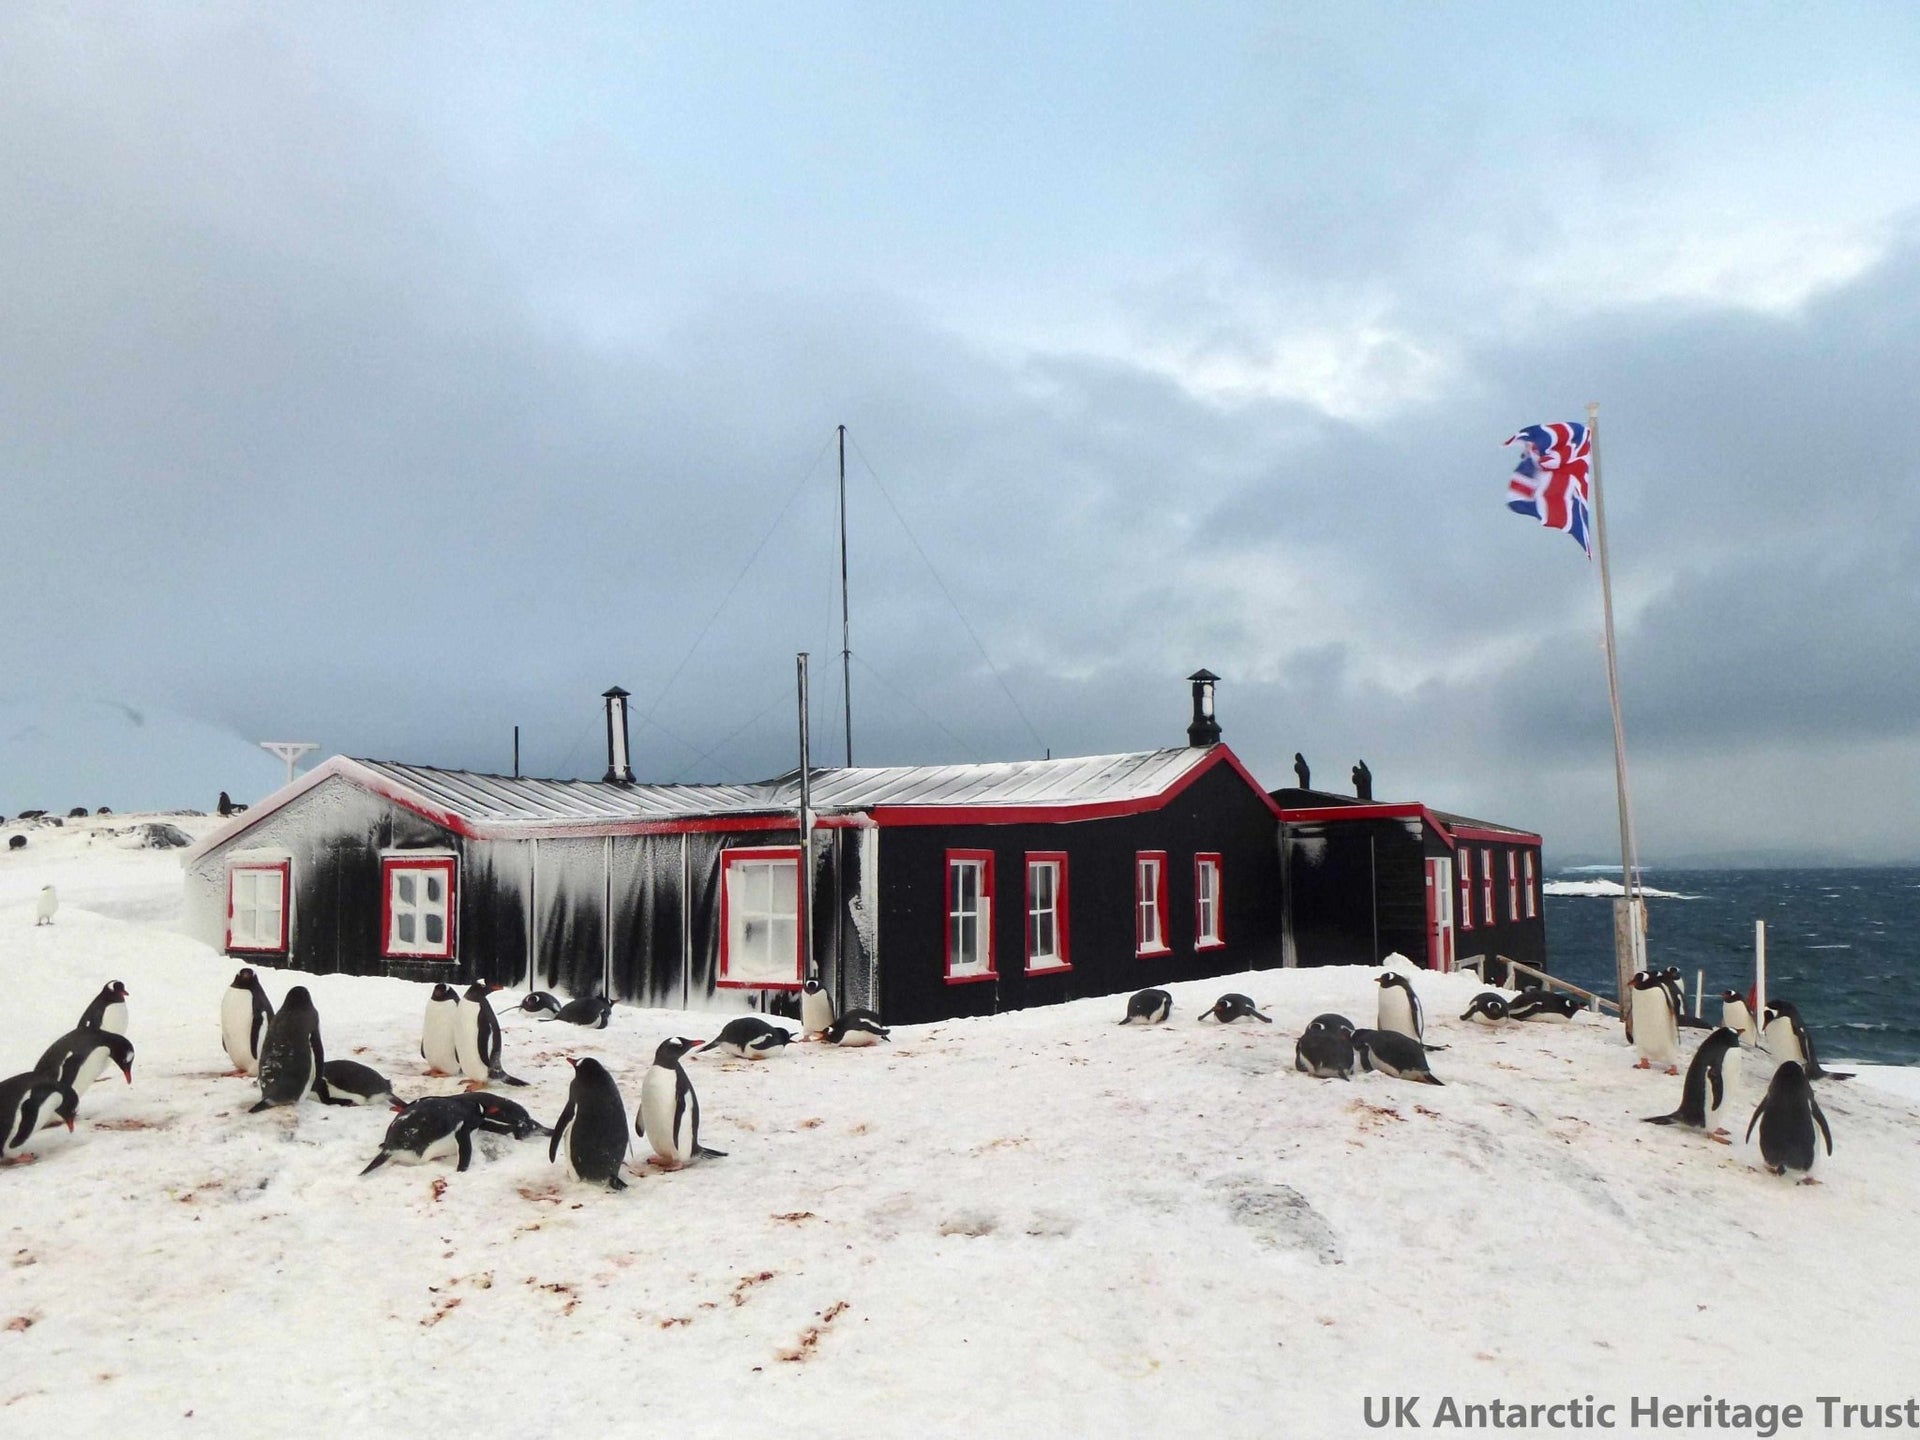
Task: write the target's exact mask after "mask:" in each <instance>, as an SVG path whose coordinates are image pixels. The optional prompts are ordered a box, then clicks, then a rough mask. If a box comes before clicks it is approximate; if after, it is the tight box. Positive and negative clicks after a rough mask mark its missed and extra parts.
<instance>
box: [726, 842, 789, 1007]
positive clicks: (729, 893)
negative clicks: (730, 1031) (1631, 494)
mask: <svg viewBox="0 0 1920 1440" xmlns="http://www.w3.org/2000/svg"><path fill="white" fill-rule="evenodd" d="M756 927H758V929H759V933H755V932H756ZM783 931H785V932H789V933H790V934H791V940H790V941H788V940H785V939H783ZM720 933H721V942H720V975H719V978H718V979H717V980H716V981H715V982H714V983H715V984H717V985H724V986H727V987H729V988H731V989H741V990H798V989H799V988H800V987H801V985H802V984H803V983H805V977H803V976H802V975H801V973H800V972H801V967H802V963H803V961H802V956H803V954H804V953H805V947H804V946H803V945H802V944H801V934H800V847H799V846H797V845H779V846H764V847H758V848H753V849H746V848H737V849H732V850H727V851H724V852H722V855H721V861H720Z"/></svg>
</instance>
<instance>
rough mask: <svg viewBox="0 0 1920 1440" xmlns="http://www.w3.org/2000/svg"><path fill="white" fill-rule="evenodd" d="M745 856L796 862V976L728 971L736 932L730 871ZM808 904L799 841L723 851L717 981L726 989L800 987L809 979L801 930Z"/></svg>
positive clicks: (794, 951)
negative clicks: (756, 976) (736, 975)
mask: <svg viewBox="0 0 1920 1440" xmlns="http://www.w3.org/2000/svg"><path fill="white" fill-rule="evenodd" d="M744 860H791V861H792V862H793V915H794V926H793V979H791V980H735V979H732V978H731V977H729V976H728V974H727V964H728V953H727V951H728V942H729V940H730V938H731V936H732V934H733V916H732V915H731V914H730V913H729V912H730V909H731V901H730V900H729V899H728V894H729V890H728V886H727V871H728V870H729V869H730V868H731V867H732V866H733V865H734V864H735V863H736V862H739V861H744ZM807 918H808V917H807V914H806V907H805V906H803V905H802V904H801V903H800V847H799V846H798V845H741V846H736V847H734V848H732V849H728V850H722V851H721V852H720V973H719V974H718V976H716V977H715V979H714V982H713V983H714V985H715V987H716V988H718V989H723V990H799V989H801V988H802V987H804V986H805V984H806V980H805V979H804V977H803V976H802V975H801V973H800V971H801V968H802V964H803V961H802V957H803V956H804V955H805V954H806V937H805V936H804V935H802V934H801V933H800V927H801V925H803V924H805V923H806V921H807Z"/></svg>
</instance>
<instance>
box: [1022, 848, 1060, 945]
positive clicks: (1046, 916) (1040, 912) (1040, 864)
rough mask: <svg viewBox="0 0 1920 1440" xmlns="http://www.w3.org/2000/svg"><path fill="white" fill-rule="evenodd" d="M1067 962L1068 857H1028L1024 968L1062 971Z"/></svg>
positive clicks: (1051, 855) (1051, 854)
mask: <svg viewBox="0 0 1920 1440" xmlns="http://www.w3.org/2000/svg"><path fill="white" fill-rule="evenodd" d="M1067 964H1068V960H1067V857H1066V856H1065V855H1064V854H1056V853H1047V854H1039V855H1028V856H1027V969H1029V970H1060V969H1065V968H1066V966H1067Z"/></svg>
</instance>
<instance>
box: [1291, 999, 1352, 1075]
mask: <svg viewBox="0 0 1920 1440" xmlns="http://www.w3.org/2000/svg"><path fill="white" fill-rule="evenodd" d="M1340 1022H1341V1017H1340V1016H1338V1015H1322V1016H1320V1017H1319V1018H1318V1019H1316V1020H1314V1021H1312V1022H1311V1023H1310V1024H1309V1025H1308V1026H1307V1028H1306V1033H1305V1034H1303V1035H1301V1037H1300V1039H1299V1041H1298V1042H1297V1043H1295V1045H1294V1047H1293V1068H1294V1069H1296V1070H1298V1071H1299V1072H1300V1073H1301V1074H1303V1075H1312V1076H1314V1077H1316V1078H1318V1079H1321V1080H1332V1079H1334V1078H1336V1077H1338V1078H1339V1079H1341V1080H1351V1079H1353V1060H1354V1055H1353V1027H1352V1026H1351V1025H1347V1024H1344V1023H1340Z"/></svg>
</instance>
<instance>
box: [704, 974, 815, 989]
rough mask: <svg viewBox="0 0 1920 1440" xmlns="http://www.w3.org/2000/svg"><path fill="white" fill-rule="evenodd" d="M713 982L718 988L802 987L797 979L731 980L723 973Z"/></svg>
mask: <svg viewBox="0 0 1920 1440" xmlns="http://www.w3.org/2000/svg"><path fill="white" fill-rule="evenodd" d="M713 983H714V987H715V988H716V989H720V990H799V989H803V988H804V986H803V985H802V983H801V982H800V981H798V980H732V979H729V978H728V977H726V976H724V975H723V976H721V977H720V978H719V979H718V980H716V981H714V982H713Z"/></svg>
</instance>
